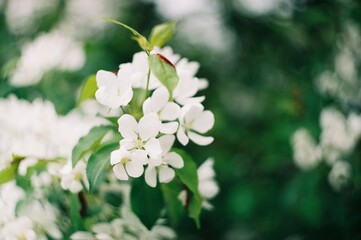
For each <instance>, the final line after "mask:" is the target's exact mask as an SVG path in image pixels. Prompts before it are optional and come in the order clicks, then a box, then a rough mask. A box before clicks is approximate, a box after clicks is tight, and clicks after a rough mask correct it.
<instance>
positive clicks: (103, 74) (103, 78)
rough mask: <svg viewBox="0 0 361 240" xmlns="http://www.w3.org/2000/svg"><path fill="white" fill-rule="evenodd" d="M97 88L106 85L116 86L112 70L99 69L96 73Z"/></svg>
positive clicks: (115, 78) (109, 86)
mask: <svg viewBox="0 0 361 240" xmlns="http://www.w3.org/2000/svg"><path fill="white" fill-rule="evenodd" d="M96 81H97V85H98V88H100V87H106V88H109V89H113V88H114V87H115V86H117V76H116V75H115V74H114V73H113V72H109V71H104V70H99V71H98V72H97V75H96Z"/></svg>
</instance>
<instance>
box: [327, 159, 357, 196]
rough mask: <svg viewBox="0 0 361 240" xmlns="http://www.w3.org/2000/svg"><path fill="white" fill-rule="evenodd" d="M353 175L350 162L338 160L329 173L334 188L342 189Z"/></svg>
mask: <svg viewBox="0 0 361 240" xmlns="http://www.w3.org/2000/svg"><path fill="white" fill-rule="evenodd" d="M350 177H351V166H350V164H349V163H348V162H345V161H337V162H335V163H334V164H333V166H332V169H331V171H330V173H329V174H328V181H329V182H330V184H331V186H332V187H333V189H335V190H336V191H340V190H341V189H342V188H343V187H344V186H345V185H346V184H347V182H348V180H349V178H350Z"/></svg>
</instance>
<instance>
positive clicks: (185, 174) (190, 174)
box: [174, 149, 203, 227]
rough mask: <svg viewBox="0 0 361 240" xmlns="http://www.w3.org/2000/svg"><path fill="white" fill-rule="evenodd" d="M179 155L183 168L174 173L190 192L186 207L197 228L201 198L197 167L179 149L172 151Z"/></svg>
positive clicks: (189, 157)
mask: <svg viewBox="0 0 361 240" xmlns="http://www.w3.org/2000/svg"><path fill="white" fill-rule="evenodd" d="M174 151H175V152H177V153H178V154H179V155H181V156H182V158H183V161H184V167H183V168H181V169H175V172H176V174H177V176H178V177H179V179H180V180H181V182H182V183H183V184H184V185H185V186H186V187H187V188H188V189H189V190H190V192H191V193H192V195H191V196H189V197H190V202H189V206H188V215H189V217H191V218H193V219H194V221H195V222H196V224H197V227H199V226H200V222H199V217H200V214H201V210H202V201H203V199H202V196H201V194H200V193H199V190H198V175H197V165H196V164H195V162H194V161H193V160H192V158H191V156H189V155H188V154H187V153H186V152H184V151H183V150H180V149H174Z"/></svg>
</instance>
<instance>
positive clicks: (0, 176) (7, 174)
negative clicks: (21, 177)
mask: <svg viewBox="0 0 361 240" xmlns="http://www.w3.org/2000/svg"><path fill="white" fill-rule="evenodd" d="M16 170H17V165H15V164H11V165H10V166H8V167H7V168H4V169H3V170H1V171H0V185H1V184H4V183H7V182H9V181H11V180H13V179H14V178H15V176H16Z"/></svg>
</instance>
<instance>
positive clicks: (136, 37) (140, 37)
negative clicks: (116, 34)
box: [103, 18, 153, 52]
mask: <svg viewBox="0 0 361 240" xmlns="http://www.w3.org/2000/svg"><path fill="white" fill-rule="evenodd" d="M103 20H105V21H108V22H111V23H115V24H118V25H120V26H122V27H123V28H125V29H127V30H129V31H130V32H131V33H132V34H133V39H134V40H135V41H137V42H138V44H139V46H140V47H141V48H142V49H143V50H144V51H146V52H150V51H152V50H153V47H152V46H151V44H150V43H149V42H148V40H147V38H146V37H144V36H143V35H142V34H140V33H139V32H138V31H137V30H135V29H134V28H131V27H129V26H128V25H126V24H124V23H121V22H119V21H117V20H115V19H113V18H103Z"/></svg>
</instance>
